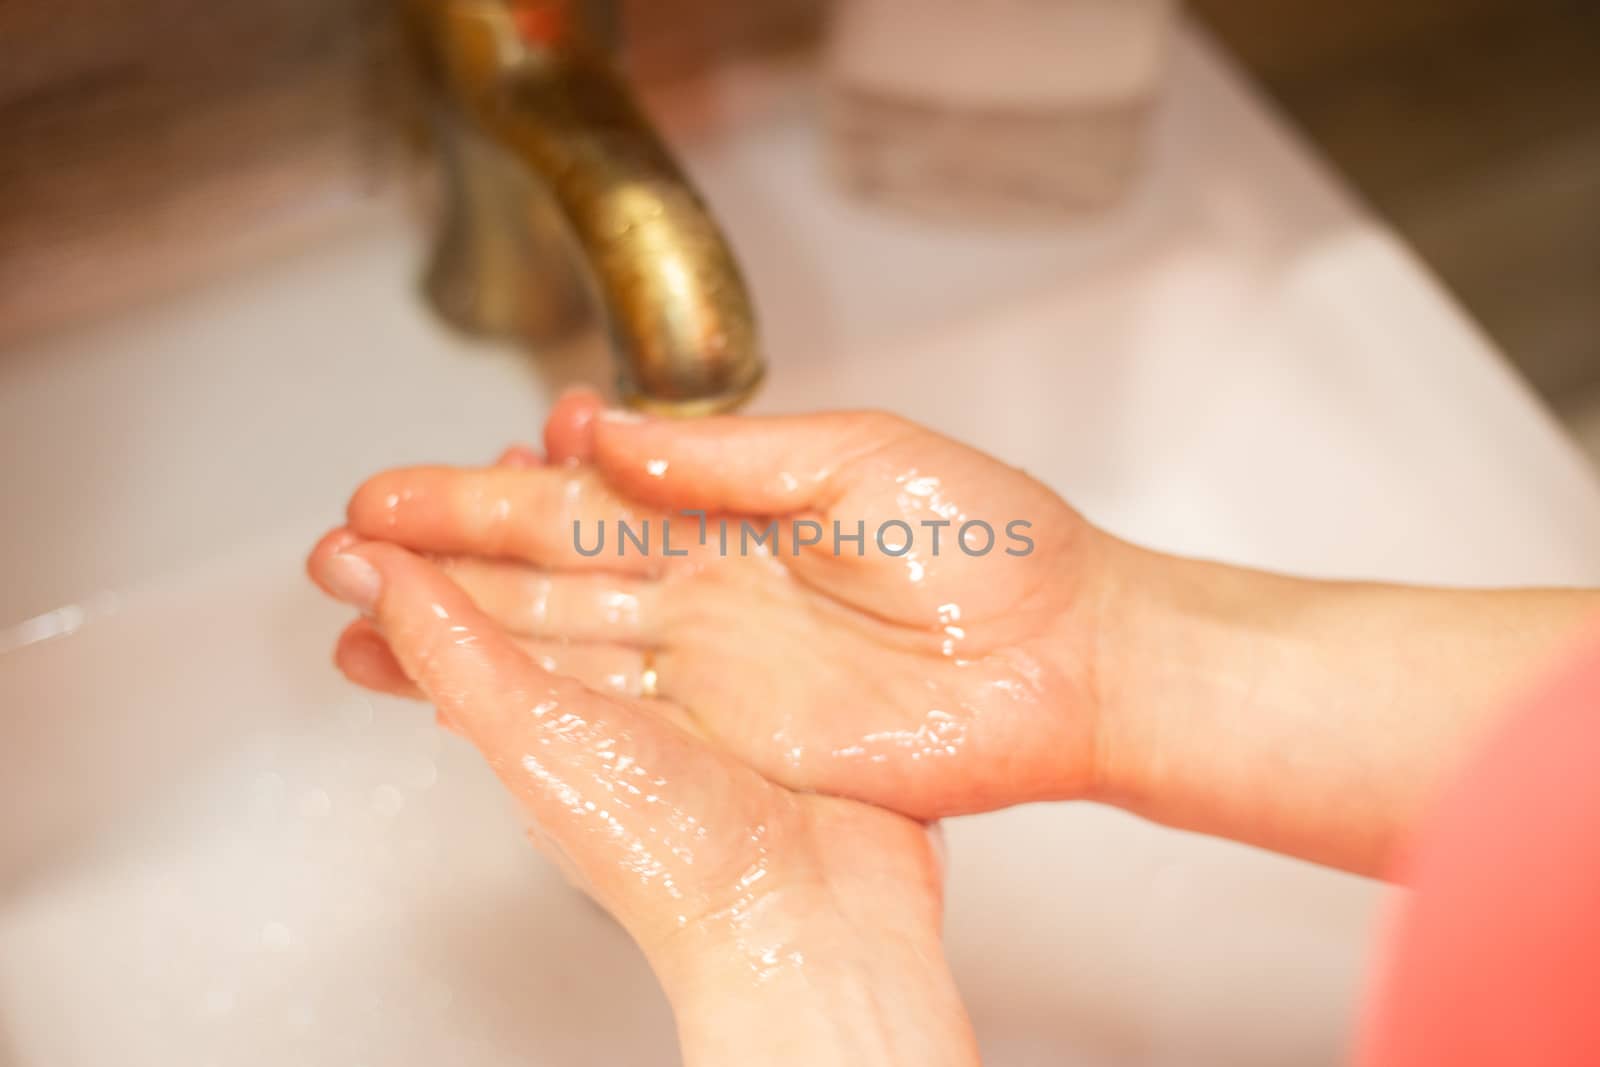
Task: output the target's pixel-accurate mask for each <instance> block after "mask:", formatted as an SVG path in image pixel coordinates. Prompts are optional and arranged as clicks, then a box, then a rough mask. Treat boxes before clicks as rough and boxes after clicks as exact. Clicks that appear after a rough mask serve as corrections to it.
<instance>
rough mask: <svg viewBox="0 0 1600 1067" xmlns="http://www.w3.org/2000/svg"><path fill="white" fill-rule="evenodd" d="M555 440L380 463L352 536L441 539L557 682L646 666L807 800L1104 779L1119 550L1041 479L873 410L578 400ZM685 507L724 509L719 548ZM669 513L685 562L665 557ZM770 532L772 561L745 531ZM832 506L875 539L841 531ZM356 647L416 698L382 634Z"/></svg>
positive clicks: (1003, 793) (362, 628)
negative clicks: (668, 413) (610, 405)
mask: <svg viewBox="0 0 1600 1067" xmlns="http://www.w3.org/2000/svg"><path fill="white" fill-rule="evenodd" d="M546 437H547V447H548V448H549V457H550V462H549V463H544V462H541V461H540V459H539V457H537V456H535V455H534V454H533V453H531V452H528V451H526V450H514V451H513V452H511V453H509V454H508V455H507V457H504V458H503V460H502V462H501V463H500V464H498V465H496V466H495V467H493V468H484V469H475V470H474V469H446V468H422V469H411V470H399V471H391V472H388V473H385V474H382V475H379V476H377V477H376V478H373V479H372V480H371V481H369V482H368V483H366V484H365V485H363V486H362V487H361V488H360V489H359V490H358V492H357V493H356V494H355V496H354V497H353V499H352V500H351V502H350V507H349V512H348V530H349V532H350V533H351V534H353V535H354V536H358V537H361V538H368V539H375V540H376V539H381V540H383V541H387V542H391V543H394V544H398V545H403V546H405V547H407V548H409V549H412V550H414V551H417V552H420V553H427V554H429V555H430V556H431V557H432V558H434V559H436V560H437V561H438V563H439V565H440V566H441V567H442V568H443V569H444V570H445V571H446V573H448V574H449V575H450V576H451V577H452V578H453V579H454V580H455V581H456V583H458V584H459V585H460V587H461V588H462V589H463V590H465V591H466V593H467V594H468V596H470V597H471V598H472V599H473V600H474V601H475V602H476V603H477V604H478V605H479V606H480V607H481V608H482V609H483V610H484V611H485V612H486V613H487V614H488V615H489V616H490V617H491V618H493V619H494V620H495V621H496V622H498V623H499V624H501V625H502V626H503V627H504V628H505V629H506V631H507V632H508V633H509V634H511V635H512V636H513V637H514V638H515V639H516V640H517V641H518V642H519V643H520V644H521V645H522V647H523V648H524V649H525V650H526V651H528V652H529V653H530V654H532V655H533V656H534V657H535V658H536V659H538V660H539V661H540V662H542V663H544V664H545V665H546V666H548V667H550V668H551V669H553V670H555V671H558V672H561V673H565V674H568V675H571V676H574V677H577V678H579V679H581V680H583V681H584V682H586V683H588V684H589V685H591V686H593V687H595V688H597V689H601V690H606V691H611V692H617V693H622V694H630V695H637V694H639V693H640V690H641V678H642V676H643V674H644V673H645V671H646V670H648V669H650V668H652V667H653V669H654V671H655V677H656V680H657V685H656V695H657V699H656V700H655V701H653V702H652V703H653V704H654V705H655V706H656V707H657V708H658V710H659V711H660V713H661V714H663V715H667V716H670V717H672V718H673V719H675V720H676V721H680V722H689V723H692V724H693V726H694V728H695V729H697V730H699V731H700V732H702V733H703V734H704V735H705V736H707V737H708V738H710V739H711V740H713V741H714V742H715V743H716V744H717V745H718V746H719V747H721V748H722V749H724V750H725V751H726V752H728V753H730V754H731V755H733V756H735V757H737V758H738V759H739V760H741V761H742V762H744V763H746V764H748V765H749V766H751V767H753V768H755V769H756V770H758V771H760V772H761V773H762V774H764V775H766V776H767V777H769V778H770V779H772V780H773V781H775V782H779V783H781V784H783V785H786V786H789V787H791V788H794V789H798V790H804V791H815V792H823V793H828V794H832V795H837V796H843V797H850V798H854V799H859V800H864V801H867V802H870V803H873V804H876V805H879V806H882V807H886V808H891V809H893V810H896V811H899V812H902V813H904V814H907V815H910V816H913V817H916V818H922V819H928V818H936V817H940V816H944V815H950V814H957V813H965V812H974V811H983V810H989V809H993V808H998V807H1003V806H1006V805H1010V804H1015V803H1020V802H1024V801H1029V800H1040V799H1050V798H1060V797H1071V796H1089V795H1094V793H1095V791H1096V789H1097V786H1098V781H1097V771H1098V769H1099V767H1098V763H1097V747H1098V746H1099V744H1100V742H1101V740H1102V739H1101V738H1100V737H1099V736H1098V731H1097V727H1098V723H1097V720H1096V714H1095V709H1096V707H1097V706H1098V703H1099V702H1098V700H1097V695H1096V694H1095V693H1094V691H1093V690H1094V685H1095V671H1094V664H1093V658H1094V654H1095V644H1096V634H1097V624H1098V618H1097V614H1098V612H1099V611H1100V609H1101V605H1102V603H1103V600H1104V597H1105V590H1104V588H1103V583H1099V582H1097V580H1096V577H1095V576H1097V575H1100V574H1104V573H1107V568H1103V567H1097V566H1096V560H1097V557H1098V556H1099V555H1101V554H1102V553H1104V552H1106V551H1111V550H1113V545H1112V539H1110V538H1108V537H1106V536H1105V535H1103V534H1100V533H1099V532H1098V531H1096V530H1095V529H1093V528H1092V527H1090V526H1089V525H1088V524H1086V523H1085V522H1083V521H1082V519H1081V518H1080V517H1079V516H1078V515H1077V514H1076V513H1075V512H1073V511H1072V510H1071V509H1070V508H1069V507H1067V506H1066V505H1065V504H1064V503H1062V502H1061V501H1060V500H1059V499H1058V498H1057V497H1056V496H1055V495H1054V494H1053V493H1051V492H1049V490H1047V489H1046V488H1045V487H1043V486H1042V485H1040V484H1039V483H1037V482H1035V481H1034V480H1033V479H1031V478H1029V477H1028V476H1027V475H1025V474H1023V473H1022V472H1020V471H1016V470H1014V469H1011V468H1008V467H1005V466H1004V465H1002V464H999V463H997V462H996V461H994V460H993V459H990V458H989V457H987V456H984V455H982V454H981V453H978V452H975V451H973V450H971V449H968V448H966V447H964V446H962V445H959V444H957V443H955V442H952V441H950V440H948V439H945V438H943V437H940V436H938V435H937V434H934V433H932V432H930V431H927V430H923V429H920V428H918V427H916V426H913V425H912V424H909V423H906V422H904V421H902V420H899V419H896V418H893V417H891V416H887V415H881V414H870V413H869V414H840V415H821V416H809V417H805V418H793V419H736V418H730V419H712V420H703V421H700V422H697V423H693V424H672V423H657V422H651V421H635V420H632V419H629V418H616V417H608V416H607V414H606V413H604V412H602V411H601V408H600V402H599V400H598V398H597V397H595V396H594V395H593V394H585V393H579V394H574V395H569V396H567V397H565V398H564V399H563V400H562V402H561V404H560V405H559V406H558V408H557V410H556V411H555V412H554V414H553V415H552V417H551V420H550V423H549V425H548V427H547V431H546ZM685 510H698V511H704V512H706V513H708V514H709V516H710V519H709V520H708V526H707V527H706V529H707V530H708V531H709V534H708V536H707V538H706V543H705V544H700V543H699V540H698V534H699V532H700V525H699V520H698V519H696V518H692V517H685V516H684V515H683V514H682V512H683V511H685ZM719 517H722V518H726V519H727V520H728V525H727V529H728V530H729V540H728V546H729V547H728V552H727V554H726V555H724V554H723V552H722V548H721V545H720V544H719V540H720V539H719V536H718V533H717V530H718V526H719V524H718V518H719ZM619 519H621V520H624V521H627V522H628V523H629V524H630V526H631V527H632V528H633V529H635V530H637V529H640V528H641V527H643V526H646V525H648V526H650V527H652V535H653V540H652V543H651V546H650V547H651V551H650V553H649V554H644V553H641V552H639V551H638V550H637V548H636V546H634V545H633V544H632V543H630V544H629V545H628V546H627V547H626V549H625V553H624V554H622V555H620V556H619V554H618V541H619V537H618V534H617V527H616V523H617V521H618V520H619ZM663 519H670V523H669V525H670V527H671V531H672V533H671V536H672V551H673V552H674V553H677V552H680V551H683V552H686V553H687V554H686V555H684V556H677V555H674V556H672V557H668V556H667V555H665V554H664V553H663V545H662V543H661V530H662V520H663ZM887 520H899V521H900V522H903V523H905V524H906V527H891V528H885V529H886V530H887V531H888V532H887V533H886V541H885V545H886V546H887V548H888V549H889V550H891V551H893V550H897V549H898V548H899V547H900V545H901V543H902V542H901V541H900V538H902V537H903V532H904V530H905V529H906V528H909V529H910V530H911V531H912V544H911V548H910V550H909V551H908V552H905V553H904V554H903V555H894V554H890V552H889V551H884V549H883V547H882V546H879V545H878V544H876V543H875V538H874V532H875V531H877V530H878V529H880V527H882V524H883V523H884V522H886V521H887ZM972 520H983V521H984V522H986V523H988V524H989V526H990V527H991V528H992V529H993V530H994V531H995V540H994V543H993V546H992V547H990V548H988V550H987V551H985V548H986V545H987V536H986V535H985V534H984V532H983V530H982V529H981V528H980V527H972V528H969V532H968V537H967V541H966V547H965V548H963V547H962V545H961V544H958V543H957V540H956V538H957V532H958V530H959V529H960V528H961V527H962V525H963V524H965V523H967V522H970V521H972ZM774 522H776V530H777V541H776V544H777V548H776V550H774V549H773V542H772V540H770V539H764V540H760V541H758V540H756V539H755V538H754V536H748V535H745V534H744V533H743V532H742V531H743V530H744V526H742V525H741V524H744V523H748V528H749V530H750V531H752V534H755V533H761V532H764V531H765V530H767V528H768V527H769V525H770V524H772V523H774ZM808 522H814V523H816V524H817V525H816V526H808V525H807V523H808ZM835 522H837V523H839V524H840V528H841V530H842V531H844V532H846V533H850V532H854V531H856V530H858V529H860V528H864V529H865V531H866V538H865V544H864V545H863V546H862V547H860V548H857V547H856V546H855V544H854V543H852V542H848V541H845V542H842V543H840V544H838V545H836V544H835V542H834V539H833V536H832V530H833V524H834V523H835ZM574 523H577V524H578V531H579V532H578V535H577V537H578V542H579V543H581V544H582V545H583V547H584V548H585V549H586V550H593V548H594V547H595V544H596V537H597V535H598V531H599V530H600V529H601V524H602V523H603V524H604V526H605V528H606V532H607V538H608V540H607V542H606V544H605V548H604V550H603V551H601V552H599V553H598V554H597V555H593V556H587V555H585V554H584V553H583V552H580V551H579V550H578V548H577V545H576V544H575V540H574ZM1013 523H1025V524H1026V525H1025V526H1015V527H1013V529H1012V533H1013V534H1014V535H1015V536H1010V537H1008V535H1007V528H1008V526H1010V525H1011V524H1013ZM926 524H936V525H926ZM819 528H820V530H821V531H822V535H821V543H818V544H815V545H802V546H801V547H799V549H798V551H796V547H795V546H796V535H797V533H799V535H800V540H802V541H803V540H806V539H808V538H814V537H816V536H817V535H818V530H819ZM935 537H937V538H938V545H937V551H935V548H934V538H935ZM1021 538H1026V543H1024V541H1023V540H1022V539H1021ZM836 548H839V549H840V551H836ZM1008 550H1010V553H1015V554H1008ZM1023 553H1025V554H1023ZM338 661H339V663H340V665H341V667H342V668H343V669H344V670H345V672H346V673H347V674H348V675H349V676H350V677H351V678H352V679H353V680H355V681H357V682H359V683H361V684H363V685H367V686H369V687H372V688H375V689H380V690H384V691H388V692H396V693H414V687H413V686H412V684H411V682H410V681H409V679H408V678H407V675H406V672H405V671H404V670H403V669H402V667H401V666H400V665H399V664H397V663H396V662H395V661H394V659H393V657H392V656H390V655H388V654H387V651H386V649H385V647H384V643H383V641H382V639H381V638H380V637H379V636H378V635H377V634H375V633H374V632H373V631H372V630H371V628H370V627H369V626H367V625H365V624H359V623H358V624H357V625H356V626H355V627H353V628H352V629H351V630H350V631H349V632H347V633H346V635H345V637H344V638H343V640H342V643H341V647H340V650H339V653H338Z"/></svg>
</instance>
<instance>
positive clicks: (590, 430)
mask: <svg viewBox="0 0 1600 1067" xmlns="http://www.w3.org/2000/svg"><path fill="white" fill-rule="evenodd" d="M605 405H606V402H605V400H604V398H602V397H601V396H600V394H599V393H597V392H595V391H594V390H593V389H590V388H587V387H585V386H579V387H578V388H575V389H568V390H567V391H566V392H565V393H562V394H561V399H560V400H558V401H556V406H555V408H554V409H553V410H552V411H551V412H550V417H549V418H548V419H547V420H545V424H544V447H545V451H546V452H548V453H550V462H552V463H569V462H588V460H589V458H590V456H591V455H592V454H593V452H594V420H595V416H596V415H598V414H599V413H600V412H601V411H603V410H605Z"/></svg>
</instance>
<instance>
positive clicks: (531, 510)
mask: <svg viewBox="0 0 1600 1067" xmlns="http://www.w3.org/2000/svg"><path fill="white" fill-rule="evenodd" d="M645 518H647V516H646V515H644V514H643V513H640V512H639V510H638V508H637V507H635V506H631V505H629V504H627V503H626V502H624V501H623V500H622V499H621V498H619V497H618V496H617V495H616V494H615V493H614V492H613V491H612V490H611V489H610V488H608V487H607V486H606V485H605V484H604V482H603V481H602V480H601V479H600V477H599V476H598V475H597V474H596V473H595V472H594V471H593V470H591V469H588V468H578V467H552V466H543V467H538V468H533V469H527V470H517V469H508V468H503V467H495V468H489V469H462V468H452V467H415V468H410V469H404V470H393V471H386V472H384V473H383V474H379V475H377V476H376V477H373V478H371V479H369V480H368V481H367V482H366V483H365V484H364V485H362V486H361V487H360V488H359V489H357V490H356V493H355V495H354V496H353V497H351V499H350V505H349V508H348V523H349V528H350V529H351V530H352V531H354V533H355V534H357V535H359V536H360V537H363V538H366V539H370V540H384V541H392V542H394V543H396V544H399V545H403V546H404V547H406V548H410V549H412V550H414V551H417V552H425V553H429V554H435V555H450V556H485V557H490V558H500V559H520V560H523V561H525V562H528V563H534V564H537V565H539V566H542V567H548V568H551V569H556V570H561V569H569V570H590V571H594V570H605V571H611V572H615V573H624V574H651V573H657V572H659V571H660V570H661V569H663V566H664V559H663V557H662V556H661V555H660V554H658V553H653V552H644V551H638V550H629V551H622V545H621V543H620V541H619V538H618V531H617V523H618V522H619V520H626V521H629V522H630V523H631V524H633V525H634V526H638V527H642V526H643V525H644V519H645ZM602 531H605V532H609V533H610V534H611V536H610V538H609V540H608V541H607V542H606V544H605V549H604V550H603V551H600V550H598V549H597V546H598V545H599V544H600V540H599V539H600V537H601V536H602V535H603V534H602ZM580 543H581V544H582V546H583V547H584V548H585V549H586V550H590V551H589V552H588V553H587V554H586V552H580V551H579V545H580Z"/></svg>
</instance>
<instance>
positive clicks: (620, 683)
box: [333, 619, 645, 700]
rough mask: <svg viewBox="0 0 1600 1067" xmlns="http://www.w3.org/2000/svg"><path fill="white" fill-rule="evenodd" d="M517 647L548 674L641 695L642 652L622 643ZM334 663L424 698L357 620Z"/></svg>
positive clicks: (368, 626) (380, 639)
mask: <svg viewBox="0 0 1600 1067" xmlns="http://www.w3.org/2000/svg"><path fill="white" fill-rule="evenodd" d="M516 644H517V647H518V648H520V649H522V651H523V653H524V654H525V655H527V656H528V657H529V658H530V659H532V660H533V661H534V662H535V663H537V664H538V665H539V666H541V667H543V668H544V669H545V670H547V671H549V672H550V673H551V674H560V675H564V676H566V677H568V678H574V679H576V680H578V681H580V682H582V683H583V684H584V685H586V686H588V687H589V688H591V689H595V690H599V691H601V692H612V693H620V694H623V695H625V696H640V695H642V692H643V688H644V685H643V679H644V670H645V653H644V652H642V651H640V650H639V649H636V648H624V647H622V646H620V645H569V644H564V643H561V642H557V641H530V640H516ZM333 658H334V663H335V664H336V665H337V666H338V668H339V670H340V671H341V672H342V673H343V674H344V676H345V677H346V678H348V679H349V680H350V681H352V682H354V683H355V684H356V685H359V686H361V687H362V688H363V689H370V690H372V691H373V692H375V693H383V694H386V695H388V696H396V697H402V698H404V699H407V700H426V699H427V697H426V696H425V695H424V694H423V692H422V690H421V689H418V688H417V686H416V685H415V684H413V683H412V681H411V679H410V678H409V677H407V676H406V672H405V668H403V667H401V666H400V661H399V660H398V659H396V658H395V655H394V652H393V651H391V650H390V648H389V642H388V641H387V640H385V639H384V636H383V634H381V633H380V632H379V631H378V629H377V628H376V627H374V626H373V625H372V623H370V622H369V621H367V620H366V619H358V620H356V621H355V622H353V623H351V624H350V625H349V626H348V627H346V628H345V631H344V633H342V634H340V635H339V641H338V643H337V645H336V646H335V647H334V655H333Z"/></svg>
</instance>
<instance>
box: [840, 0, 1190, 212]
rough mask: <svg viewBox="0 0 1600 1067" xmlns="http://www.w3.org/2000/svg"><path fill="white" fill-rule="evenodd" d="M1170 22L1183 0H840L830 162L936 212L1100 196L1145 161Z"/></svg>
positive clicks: (1070, 205) (1087, 206)
mask: <svg viewBox="0 0 1600 1067" xmlns="http://www.w3.org/2000/svg"><path fill="white" fill-rule="evenodd" d="M1176 20H1177V2H1176V0H835V4H834V10H833V15H832V23H831V25H830V27H829V44H828V77H829V101H828V109H827V111H828V118H827V127H828V139H829V143H830V144H829V147H830V154H831V163H832V166H833V168H834V170H835V171H836V173H837V174H838V176H839V178H840V179H841V180H842V181H843V182H844V183H845V184H846V185H847V186H848V187H849V188H851V189H852V190H854V191H856V192H858V193H861V194H863V195H865V196H869V197H872V198H874V199H879V200H883V201H886V202H889V203H893V204H895V205H897V206H901V207H906V208H909V209H913V210H916V211H919V212H921V213H923V214H931V215H934V216H937V217H940V218H950V219H959V220H979V221H1002V222H1016V223H1029V222H1036V221H1050V220H1057V219H1063V218H1073V217H1080V216H1082V215H1084V214H1086V213H1091V212H1093V211H1096V210H1098V209H1101V208H1104V207H1107V206H1109V205H1111V204H1113V203H1114V202H1115V201H1116V200H1117V199H1118V198H1119V196H1120V195H1121V194H1122V193H1123V192H1124V191H1125V190H1126V189H1127V188H1128V187H1129V186H1130V184H1131V183H1132V181H1133V179H1134V177H1135V176H1136V174H1137V169H1138V163H1139V160H1140V157H1141V148H1142V145H1143V142H1144V139H1145V138H1144V134H1145V130H1146V127H1147V126H1148V125H1149V123H1148V119H1149V116H1150V113H1151V111H1152V110H1153V106H1154V104H1155V103H1156V101H1157V100H1158V98H1159V96H1160V93H1161V91H1162V88H1163V85H1164V83H1165V80H1166V78H1165V76H1166V70H1167V66H1168V62H1169V55H1170V44H1171V37H1172V34H1173V30H1174V26H1175V23H1176Z"/></svg>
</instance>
